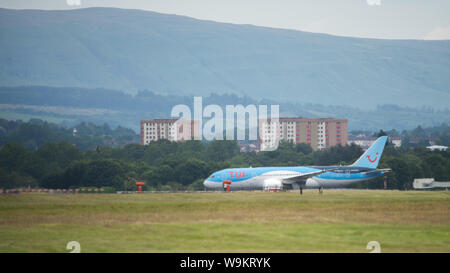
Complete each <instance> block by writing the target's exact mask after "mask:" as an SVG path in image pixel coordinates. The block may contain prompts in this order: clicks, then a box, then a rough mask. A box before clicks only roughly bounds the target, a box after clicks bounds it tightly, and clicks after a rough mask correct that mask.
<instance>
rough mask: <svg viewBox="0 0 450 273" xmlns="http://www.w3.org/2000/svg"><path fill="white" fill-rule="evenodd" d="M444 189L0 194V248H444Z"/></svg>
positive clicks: (447, 201)
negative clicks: (375, 245) (74, 244)
mask: <svg viewBox="0 0 450 273" xmlns="http://www.w3.org/2000/svg"><path fill="white" fill-rule="evenodd" d="M449 234H450V193H449V192H448V191H407V192H400V191H356V190H351V191H349V190H325V191H324V193H323V195H319V194H318V193H317V191H316V190H306V191H304V193H303V195H302V196H300V195H299V194H298V192H280V193H268V192H232V193H229V194H226V193H163V194H161V193H158V194H156V193H155V194H142V195H136V194H129V195H120V194H102V195H100V194H78V195H57V194H52V195H50V194H43V193H25V194H19V195H11V196H6V195H1V196H0V252H68V250H66V244H67V243H68V242H69V241H78V242H79V243H80V244H81V252H369V251H368V250H366V245H367V243H368V242H369V241H378V242H379V243H380V245H381V251H382V252H450V236H449Z"/></svg>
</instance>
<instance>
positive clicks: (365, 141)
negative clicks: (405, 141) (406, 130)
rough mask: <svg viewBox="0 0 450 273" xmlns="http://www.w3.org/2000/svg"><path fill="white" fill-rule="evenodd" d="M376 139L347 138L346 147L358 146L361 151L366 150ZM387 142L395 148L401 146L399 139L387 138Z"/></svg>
mask: <svg viewBox="0 0 450 273" xmlns="http://www.w3.org/2000/svg"><path fill="white" fill-rule="evenodd" d="M375 140H377V137H370V136H365V135H358V136H349V137H348V141H347V144H348V145H352V144H355V145H358V146H360V147H361V148H362V149H363V150H367V149H368V148H369V147H370V146H371V145H372V144H373V143H374V142H375ZM389 142H390V143H392V144H393V145H394V146H395V147H396V148H398V147H401V146H402V139H401V138H400V137H389Z"/></svg>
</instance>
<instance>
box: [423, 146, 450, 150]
mask: <svg viewBox="0 0 450 273" xmlns="http://www.w3.org/2000/svg"><path fill="white" fill-rule="evenodd" d="M447 148H448V147H447V146H440V145H431V146H428V147H427V149H428V150H431V151H446V150H447Z"/></svg>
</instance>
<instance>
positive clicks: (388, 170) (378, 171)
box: [363, 169, 391, 174]
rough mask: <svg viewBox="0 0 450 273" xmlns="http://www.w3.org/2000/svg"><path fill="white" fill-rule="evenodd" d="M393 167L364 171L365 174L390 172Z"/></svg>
mask: <svg viewBox="0 0 450 273" xmlns="http://www.w3.org/2000/svg"><path fill="white" fill-rule="evenodd" d="M390 171H391V169H376V170H372V171H367V172H363V174H372V173H388V172H390Z"/></svg>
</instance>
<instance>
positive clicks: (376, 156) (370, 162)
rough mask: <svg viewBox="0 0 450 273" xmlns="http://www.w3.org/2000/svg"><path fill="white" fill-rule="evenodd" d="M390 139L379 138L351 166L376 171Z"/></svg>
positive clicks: (385, 137)
mask: <svg viewBox="0 0 450 273" xmlns="http://www.w3.org/2000/svg"><path fill="white" fill-rule="evenodd" d="M387 139H388V137H387V136H382V137H379V138H378V139H377V140H376V141H375V142H374V143H373V144H372V146H370V147H369V149H367V151H366V152H365V153H364V154H363V155H362V156H361V157H360V158H358V160H356V161H355V163H353V164H352V165H351V166H354V167H364V168H371V169H376V168H377V167H378V162H380V158H381V154H382V153H383V150H384V146H385V144H386V141H387Z"/></svg>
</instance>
